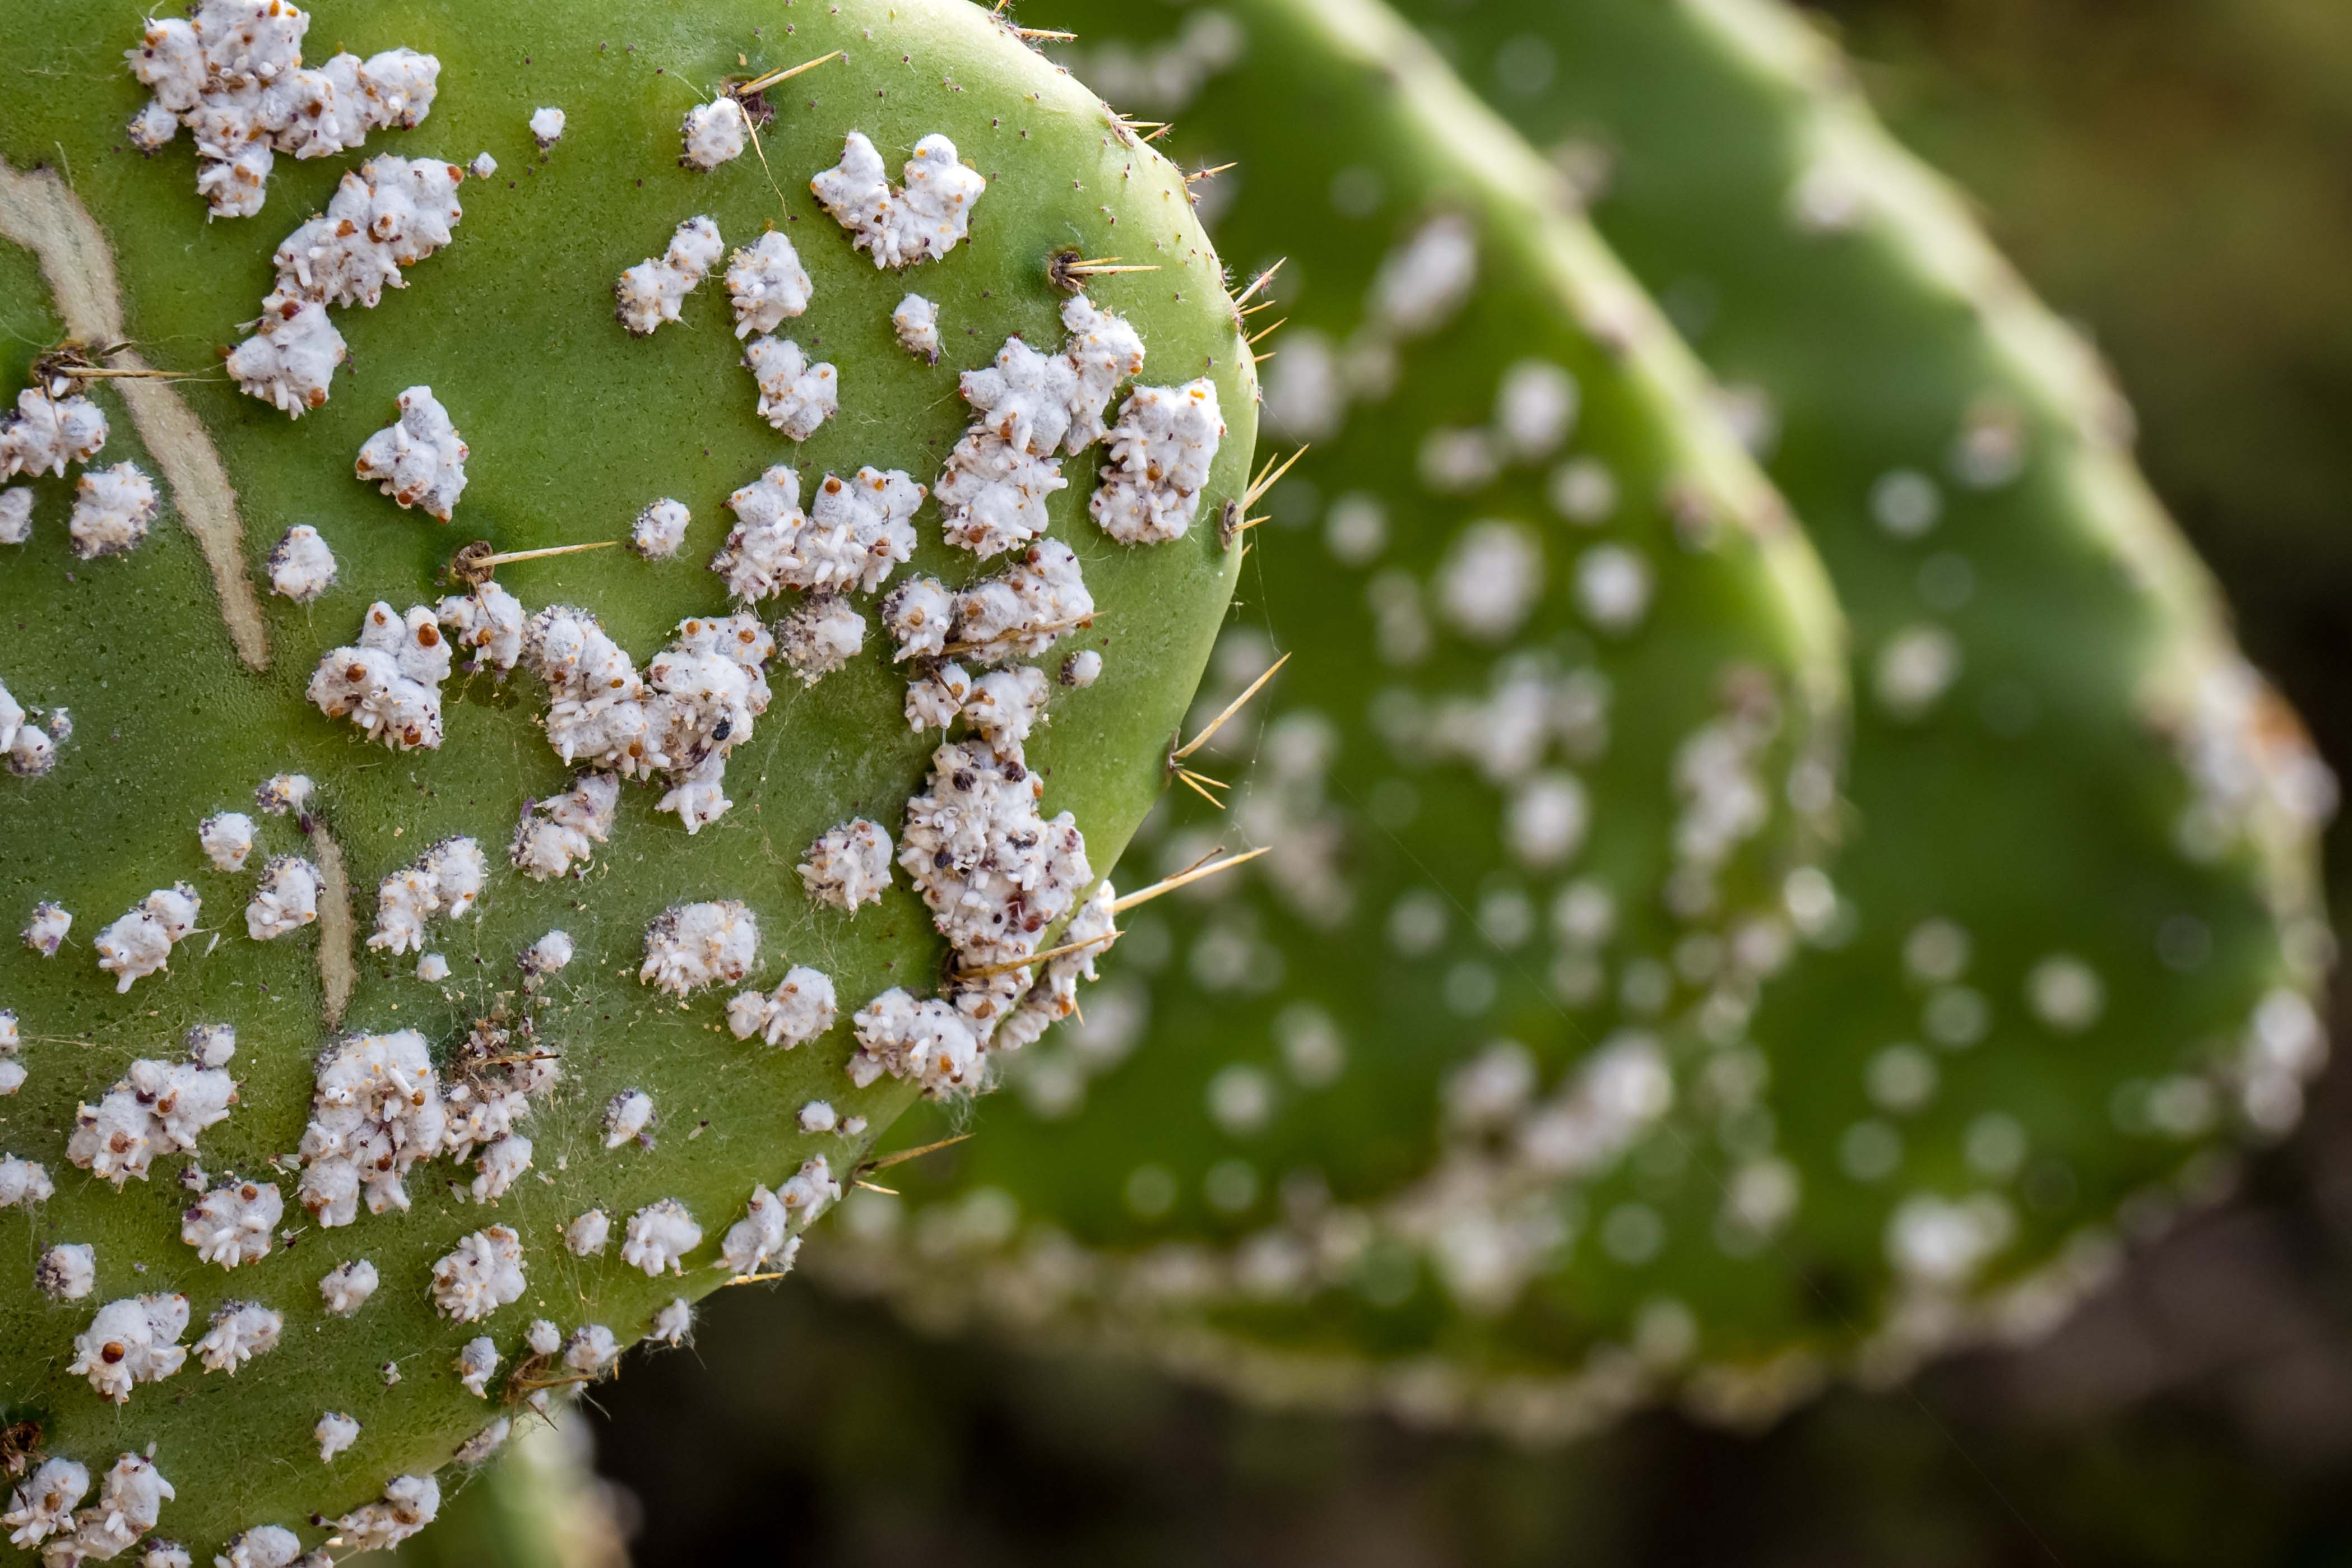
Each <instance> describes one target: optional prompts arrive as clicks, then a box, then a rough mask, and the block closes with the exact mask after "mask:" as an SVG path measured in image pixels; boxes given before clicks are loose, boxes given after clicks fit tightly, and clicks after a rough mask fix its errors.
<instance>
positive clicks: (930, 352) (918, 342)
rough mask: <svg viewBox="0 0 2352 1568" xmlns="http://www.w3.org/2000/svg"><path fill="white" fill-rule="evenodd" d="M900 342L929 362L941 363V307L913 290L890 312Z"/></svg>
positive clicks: (925, 361)
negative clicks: (912, 292) (913, 292)
mask: <svg viewBox="0 0 2352 1568" xmlns="http://www.w3.org/2000/svg"><path fill="white" fill-rule="evenodd" d="M890 326H891V329H892V330H893V331H896V332H897V333H898V346H899V347H901V348H903V349H905V350H906V351H907V352H908V353H910V354H913V355H914V356H915V357H916V358H917V359H919V360H921V361H922V362H923V363H925V364H937V363H940V308H939V307H938V306H937V305H934V304H932V303H931V302H930V301H929V300H926V299H924V298H923V297H922V296H921V295H920V294H909V295H908V296H907V297H906V298H905V299H903V300H899V301H898V309H897V310H892V311H891V312H890Z"/></svg>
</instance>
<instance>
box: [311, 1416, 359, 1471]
mask: <svg viewBox="0 0 2352 1568" xmlns="http://www.w3.org/2000/svg"><path fill="white" fill-rule="evenodd" d="M310 1436H311V1438H312V1440H313V1441H315V1442H316V1443H317V1444H318V1445H319V1462H320V1464H322V1465H331V1464H333V1463H334V1462H335V1456H336V1455H338V1454H340V1453H341V1452H342V1451H343V1450H344V1449H346V1448H349V1447H351V1446H352V1444H354V1443H356V1442H358V1441H359V1440H360V1424H359V1423H358V1422H357V1421H355V1420H353V1419H352V1417H351V1416H349V1415H345V1414H344V1413H343V1412H341V1411H340V1410H330V1411H328V1412H327V1413H326V1414H325V1415H321V1416H320V1417H319V1420H318V1424H317V1425H316V1426H312V1427H311V1428H310Z"/></svg>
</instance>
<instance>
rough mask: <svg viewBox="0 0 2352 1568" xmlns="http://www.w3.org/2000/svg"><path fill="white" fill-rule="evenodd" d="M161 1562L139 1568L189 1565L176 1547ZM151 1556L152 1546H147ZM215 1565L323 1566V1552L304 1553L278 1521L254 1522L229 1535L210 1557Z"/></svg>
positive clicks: (247, 1567) (262, 1567)
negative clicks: (223, 1549)
mask: <svg viewBox="0 0 2352 1568" xmlns="http://www.w3.org/2000/svg"><path fill="white" fill-rule="evenodd" d="M171 1550H172V1552H173V1553H174V1555H172V1556H170V1557H169V1558H168V1559H167V1561H165V1562H162V1563H143V1562H142V1563H141V1564H140V1565H139V1568H191V1559H190V1558H189V1556H188V1554H187V1553H186V1552H184V1551H181V1550H180V1549H179V1548H177V1547H173V1548H172V1549H171ZM150 1555H152V1548H151V1549H150ZM213 1562H214V1563H215V1568H327V1554H326V1553H325V1552H304V1551H303V1550H302V1542H300V1541H299V1540H298V1539H297V1538H296V1537H295V1534H294V1532H293V1531H290V1530H289V1529H287V1528H286V1527H285V1526H284V1525H279V1524H257V1525H255V1526H254V1527H253V1528H252V1529H251V1530H247V1531H239V1532H238V1533H236V1535H233V1536H231V1537H229V1542H228V1552H227V1554H226V1555H225V1556H220V1557H215V1558H214V1559H213Z"/></svg>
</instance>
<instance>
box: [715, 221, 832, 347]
mask: <svg viewBox="0 0 2352 1568" xmlns="http://www.w3.org/2000/svg"><path fill="white" fill-rule="evenodd" d="M811 291H812V286H811V284H810V282H809V275H808V268H805V267H803V266H802V265H801V257H800V252H799V251H797V250H794V249H793V242H792V241H791V240H789V239H786V238H785V237H784V235H783V231H782V229H773V228H772V229H770V230H769V231H768V232H767V233H765V234H763V235H761V237H759V238H758V239H756V240H753V241H752V242H751V244H750V245H747V246H745V247H743V248H741V249H740V250H738V251H737V252H736V253H735V254H734V255H733V256H731V257H730V258H728V260H727V298H728V300H729V301H730V303H731V304H732V305H733V306H734V309H735V335H736V336H737V337H739V338H748V337H750V336H751V334H752V333H753V332H772V331H775V330H776V329H777V328H778V327H780V326H782V325H783V324H784V321H785V319H786V318H787V317H792V316H797V315H799V314H800V313H801V312H802V311H803V310H807V309H808V308H809V298H810V294H811ZM753 368H754V369H756V368H757V367H756V366H755V367H753Z"/></svg>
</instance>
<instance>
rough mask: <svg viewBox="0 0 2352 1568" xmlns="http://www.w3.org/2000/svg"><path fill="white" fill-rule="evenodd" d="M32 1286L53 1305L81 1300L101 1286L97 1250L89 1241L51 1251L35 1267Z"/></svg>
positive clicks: (74, 1243)
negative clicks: (55, 1302) (39, 1289)
mask: <svg viewBox="0 0 2352 1568" xmlns="http://www.w3.org/2000/svg"><path fill="white" fill-rule="evenodd" d="M37 1168H38V1167H36V1169H37ZM44 1179H45V1180H46V1179H47V1178H46V1177H45V1178H44ZM33 1283H34V1284H36V1285H37V1286H39V1287H40V1288H41V1294H42V1295H44V1296H47V1298H48V1299H49V1300H52V1301H79V1300H81V1299H82V1298H83V1297H85V1296H87V1295H89V1293H90V1291H91V1290H92V1289H95V1288H96V1287H97V1285H98V1249H97V1248H96V1247H92V1246H91V1245H90V1244H89V1243H88V1242H86V1241H82V1242H72V1241H68V1242H61V1243H59V1244H58V1246H56V1247H50V1248H49V1249H48V1250H47V1252H44V1253H42V1254H41V1260H40V1262H38V1263H37V1264H35V1265H34V1266H33Z"/></svg>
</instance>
